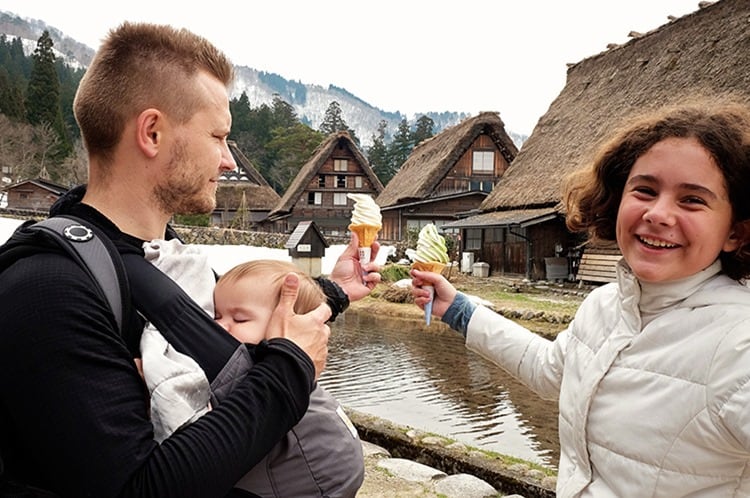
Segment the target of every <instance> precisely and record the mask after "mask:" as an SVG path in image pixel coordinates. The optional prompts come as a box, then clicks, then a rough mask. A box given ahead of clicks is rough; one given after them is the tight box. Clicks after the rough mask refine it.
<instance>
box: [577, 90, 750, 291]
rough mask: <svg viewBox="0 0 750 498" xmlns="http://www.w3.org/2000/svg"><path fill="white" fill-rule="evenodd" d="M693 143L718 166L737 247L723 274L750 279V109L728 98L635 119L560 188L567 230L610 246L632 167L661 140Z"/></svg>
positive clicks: (726, 257) (725, 260)
mask: <svg viewBox="0 0 750 498" xmlns="http://www.w3.org/2000/svg"><path fill="white" fill-rule="evenodd" d="M671 137H676V138H695V139H697V140H698V141H699V142H700V143H701V144H702V145H703V147H705V148H706V150H707V151H708V152H709V154H710V155H711V156H712V157H713V159H714V161H716V164H717V166H718V167H719V170H721V173H722V175H723V176H724V183H725V187H726V189H727V193H728V196H729V202H730V203H731V205H732V213H733V224H734V230H735V236H736V237H737V238H738V239H739V241H740V244H739V246H738V248H737V249H736V250H735V251H732V252H731V253H725V252H722V253H721V254H720V256H719V257H720V259H721V262H722V268H723V271H724V272H725V273H726V274H727V275H728V276H729V277H731V278H733V279H735V280H741V279H744V278H746V277H748V276H750V104H748V102H747V99H746V98H744V99H737V98H733V97H731V96H724V97H716V98H710V99H709V98H705V97H703V98H699V99H697V100H693V101H692V102H690V103H683V104H681V105H677V106H671V107H665V108H662V109H660V110H658V111H655V112H651V113H648V114H643V115H640V116H637V117H635V118H634V119H632V120H630V121H629V122H627V123H626V124H625V125H624V126H623V127H621V128H620V129H619V130H618V131H617V132H616V133H615V134H614V135H613V136H612V137H611V138H610V139H609V140H607V141H606V142H604V143H603V144H602V146H601V147H600V148H599V150H598V152H597V153H596V154H595V156H594V159H593V161H592V162H591V164H590V165H589V166H588V167H587V168H584V169H582V170H579V171H577V172H575V173H573V174H572V175H570V176H569V177H568V178H566V180H565V182H564V183H563V202H564V203H565V206H566V208H567V218H566V224H567V226H568V228H569V229H570V230H571V231H573V232H583V233H587V234H588V237H589V240H590V241H592V242H594V241H614V240H616V237H615V228H616V223H617V211H618V208H619V206H620V200H621V199H622V193H623V190H624V188H625V182H626V181H627V178H628V175H629V173H630V170H631V168H632V167H633V164H634V163H635V161H636V160H637V159H638V158H639V157H640V156H642V155H643V154H644V153H645V152H646V151H647V150H648V149H649V148H651V147H652V146H653V145H654V144H656V143H657V142H659V141H661V140H664V139H665V138H671Z"/></svg>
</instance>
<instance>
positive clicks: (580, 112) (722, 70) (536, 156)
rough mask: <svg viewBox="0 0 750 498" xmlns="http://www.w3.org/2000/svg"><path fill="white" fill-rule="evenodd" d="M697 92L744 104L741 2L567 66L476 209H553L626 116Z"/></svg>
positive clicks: (747, 90) (748, 8)
mask: <svg viewBox="0 0 750 498" xmlns="http://www.w3.org/2000/svg"><path fill="white" fill-rule="evenodd" d="M696 92H705V93H708V94H717V93H725V92H739V93H741V94H744V95H745V96H747V97H748V101H749V102H750V2H748V1H747V0H720V1H718V2H715V3H713V4H710V5H707V6H705V7H704V8H702V9H699V10H697V11H696V12H693V13H691V14H689V15H686V16H683V17H681V18H678V19H675V20H674V21H671V22H669V23H667V24H665V25H663V26H661V27H659V28H658V29H655V30H653V31H651V32H649V33H645V34H643V35H641V36H639V37H637V38H634V39H632V40H630V41H628V42H627V43H625V44H623V45H619V46H616V47H615V48H612V49H610V50H608V51H606V52H603V53H600V54H598V55H595V56H593V57H589V58H587V59H584V60H582V61H581V62H579V63H577V64H575V65H573V66H571V67H570V68H569V69H568V76H567V82H566V85H565V88H564V89H563V90H562V92H561V93H560V95H559V96H558V97H557V98H556V99H555V100H554V102H553V103H552V105H551V106H550V107H549V109H548V111H547V112H546V113H545V114H544V115H543V116H542V117H541V118H540V119H539V122H538V123H537V125H536V127H535V128H534V130H533V132H532V134H531V136H530V137H529V138H528V140H527V141H526V142H525V143H524V145H523V148H522V150H521V152H520V153H519V154H518V157H517V158H516V160H515V162H514V163H513V165H512V166H511V168H510V169H509V170H508V172H507V173H506V175H505V177H504V178H503V180H502V182H500V184H499V185H498V187H497V188H496V189H495V190H494V191H493V192H492V194H491V195H490V196H488V197H487V199H486V200H485V201H484V203H483V204H482V206H481V209H482V210H483V211H486V210H498V209H516V208H520V207H540V206H553V205H555V204H556V203H557V201H559V199H560V180H561V178H562V177H563V176H564V175H566V174H567V173H569V172H571V171H573V170H575V169H577V168H578V167H579V166H581V164H582V162H583V161H585V158H586V157H587V156H588V155H589V154H590V153H591V152H593V148H594V147H595V146H596V144H597V142H599V141H600V140H601V139H602V138H603V137H605V136H607V135H608V134H610V133H611V132H612V130H613V128H614V127H616V126H617V125H618V124H619V123H620V122H621V121H622V120H623V119H624V118H625V117H627V116H628V115H630V114H632V113H633V112H636V111H641V110H645V109H649V108H655V107H658V106H661V105H664V104H669V103H677V102H679V101H680V100H682V99H683V98H685V97H687V96H690V95H692V94H694V93H696Z"/></svg>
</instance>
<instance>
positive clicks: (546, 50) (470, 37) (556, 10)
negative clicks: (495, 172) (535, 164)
mask: <svg viewBox="0 0 750 498" xmlns="http://www.w3.org/2000/svg"><path fill="white" fill-rule="evenodd" d="M697 8H698V0H622V1H615V0H513V1H510V0H461V1H450V0H449V1H448V2H436V1H435V0H399V1H396V0H377V1H373V0H359V1H358V0H348V1H345V0H266V1H264V2H258V1H242V2H235V1H225V2H216V3H214V2H211V1H202V2H194V1H192V0H181V1H179V2H172V1H167V0H161V1H158V0H156V1H154V0H150V1H143V0H125V1H117V2H104V3H99V4H96V3H94V4H92V3H91V1H90V0H86V1H85V2H84V1H83V0H67V1H61V0H0V10H4V11H9V12H13V13H15V14H18V15H20V16H22V17H29V18H34V19H40V20H42V21H44V22H45V23H47V24H48V25H50V26H54V27H55V28H58V29H59V30H61V31H62V32H63V33H65V34H66V35H68V36H70V37H71V38H73V39H75V40H77V41H79V42H82V43H85V44H86V45H89V46H90V47H91V48H94V49H95V48H97V47H98V46H99V43H100V41H101V39H102V38H103V37H104V36H105V34H106V32H107V30H109V29H110V28H112V27H114V26H116V25H117V24H119V23H120V22H122V21H125V20H130V21H150V22H158V23H168V24H172V25H174V26H177V27H186V28H189V29H191V30H192V31H195V32H196V33H199V34H201V35H203V36H206V37H207V38H208V39H210V40H211V41H212V42H214V43H215V44H216V45H217V46H218V47H219V48H220V49H222V50H223V51H225V52H226V53H227V54H228V55H229V57H230V58H231V59H232V61H233V62H234V63H235V64H237V65H242V66H249V67H251V68H254V69H258V70H262V71H268V72H273V73H277V74H279V75H281V76H282V77H284V78H286V79H290V80H297V81H301V82H302V83H307V84H318V85H322V86H328V85H329V84H333V85H336V86H339V87H342V88H345V89H346V90H348V91H349V92H351V93H352V94H354V95H356V96H357V97H359V98H361V99H362V100H364V101H365V102H367V103H369V104H371V105H373V106H375V107H378V108H380V109H383V110H385V111H400V112H402V113H404V114H406V115H407V116H408V117H409V119H412V118H413V114H415V113H422V112H429V111H434V112H441V111H457V112H468V113H471V114H476V113H477V112H479V111H498V112H500V116H501V117H502V118H503V121H504V122H505V125H506V128H507V129H509V130H512V131H515V132H518V133H524V134H530V133H531V130H532V129H533V127H534V125H535V124H536V122H537V120H538V119H539V117H541V115H542V114H544V113H545V112H546V110H547V108H548V107H549V105H550V104H551V103H552V101H553V100H554V99H555V97H557V95H558V94H559V93H560V91H561V90H562V88H563V86H564V85H565V75H566V69H567V68H566V64H567V63H571V62H578V61H580V60H582V59H584V58H586V57H589V56H592V55H595V54H597V53H599V52H601V51H603V50H606V47H607V44H609V43H625V42H627V41H628V40H629V38H628V33H629V32H630V31H638V32H646V31H650V30H652V29H655V28H657V27H659V26H661V25H662V24H665V23H666V22H668V18H667V16H669V15H673V16H678V17H679V16H683V15H685V14H689V13H691V12H693V11H695V10H696V9H697ZM92 9H94V11H93V12H92Z"/></svg>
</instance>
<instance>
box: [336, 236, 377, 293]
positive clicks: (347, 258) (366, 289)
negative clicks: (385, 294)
mask: <svg viewBox="0 0 750 498" xmlns="http://www.w3.org/2000/svg"><path fill="white" fill-rule="evenodd" d="M358 244H359V240H358V238H357V234H356V233H354V232H352V238H351V240H350V241H349V245H348V246H346V249H344V252H343V253H341V256H339V259H337V260H336V264H335V265H334V266H333V270H332V271H331V275H330V279H331V280H333V281H334V282H336V283H337V284H339V286H340V287H341V288H342V289H344V292H346V295H347V296H349V301H357V300H359V299H362V298H363V297H365V296H366V295H368V294H369V293H370V291H371V290H372V289H374V288H375V286H376V285H377V284H378V282H380V273H378V272H379V271H380V266H378V265H377V264H375V263H367V264H364V265H363V264H361V263H360V261H359V254H358V251H357V247H358ZM371 247H372V256H371V259H372V261H375V257H376V256H377V255H378V250H380V244H379V243H378V241H375V242H373V243H372V246H371Z"/></svg>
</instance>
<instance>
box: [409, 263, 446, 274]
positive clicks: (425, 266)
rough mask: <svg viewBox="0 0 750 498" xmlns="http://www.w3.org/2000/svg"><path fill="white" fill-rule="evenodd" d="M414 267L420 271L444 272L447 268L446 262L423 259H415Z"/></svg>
mask: <svg viewBox="0 0 750 498" xmlns="http://www.w3.org/2000/svg"><path fill="white" fill-rule="evenodd" d="M411 267H412V268H414V269H415V270H419V271H431V272H432V273H442V271H443V268H445V264H444V263H438V262H437V261H428V262H426V263H423V262H421V261H415V262H414V263H412V265H411Z"/></svg>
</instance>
